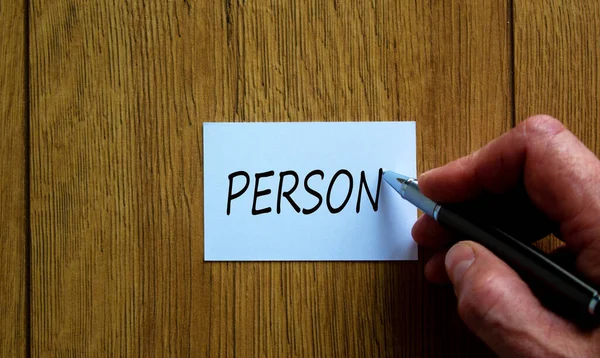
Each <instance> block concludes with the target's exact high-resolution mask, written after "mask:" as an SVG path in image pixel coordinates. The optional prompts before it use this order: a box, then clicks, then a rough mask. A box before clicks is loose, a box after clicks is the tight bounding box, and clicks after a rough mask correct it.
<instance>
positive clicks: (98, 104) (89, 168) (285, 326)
mask: <svg viewBox="0 0 600 358" xmlns="http://www.w3.org/2000/svg"><path fill="white" fill-rule="evenodd" d="M478 3H479V2H478ZM480 3H481V4H475V3H474V2H470V1H466V0H465V1H449V2H427V3H421V2H379V1H373V2H358V1H357V2H322V3H321V2H315V1H308V2H274V1H273V2H269V1H239V2H236V1H224V2H209V1H182V2H172V3H171V2H169V3H168V4H163V2H143V1H130V2H118V1H108V0H105V1H97V2H76V1H69V0H58V1H41V0H40V1H38V0H33V1H32V2H31V7H30V11H31V18H30V19H31V22H30V24H31V28H30V31H31V50H30V51H31V59H30V63H31V86H30V88H31V98H32V103H31V143H32V147H31V180H32V182H31V190H32V191H31V228H32V253H31V256H32V290H33V294H32V302H31V304H32V332H33V334H32V352H33V353H34V355H59V354H63V355H82V354H89V355H109V356H111V355H119V356H123V355H141V356H152V355H175V356H185V355H192V356H277V357H280V356H333V355H337V356H406V357H415V356H444V357H448V356H484V355H489V351H488V350H487V349H486V348H485V347H483V345H482V344H481V343H480V342H479V341H478V340H476V339H475V338H474V337H473V335H471V334H470V333H468V332H467V331H466V329H465V328H464V326H463V325H462V324H461V323H460V322H459V319H458V316H457V314H456V313H455V301H454V299H453V295H452V291H451V289H449V288H447V287H446V288H435V287H431V286H430V285H428V284H426V283H424V281H423V276H422V269H423V259H424V258H425V257H426V256H427V255H428V253H427V252H423V253H421V255H420V256H421V260H420V261H419V262H397V263H391V262H387V263H372V262H362V263H354V262H336V263H330V262H316V263H309V262H289V263H268V262H261V263H218V262H213V263H208V262H203V225H202V218H203V199H202V196H203V193H202V189H203V187H202V174H203V173H202V138H201V125H202V122H204V121H309V120H316V121H323V120H325V121H347V120H416V121H417V132H418V152H419V153H420V155H419V158H418V168H419V171H423V170H426V169H430V168H432V167H434V166H438V165H440V164H443V163H445V162H447V161H449V160H451V159H454V158H457V157H459V156H461V155H464V154H467V153H468V152H470V151H472V150H474V149H476V148H478V147H480V146H481V145H482V144H484V143H485V142H487V141H488V140H490V139H491V138H493V137H495V136H497V135H498V134H500V133H501V132H503V131H505V130H506V129H508V128H509V127H510V126H511V116H512V111H511V107H512V103H511V99H512V93H510V72H509V71H510V58H509V54H510V53H509V42H510V41H509V39H510V36H509V28H508V24H507V23H508V21H507V20H508V9H507V7H506V3H505V2H503V1H499V0H497V1H492V2H485V4H483V2H480Z"/></svg>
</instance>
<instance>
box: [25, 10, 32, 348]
mask: <svg viewBox="0 0 600 358" xmlns="http://www.w3.org/2000/svg"><path fill="white" fill-rule="evenodd" d="M30 1H31V0H26V1H23V26H24V27H25V28H24V32H25V34H24V36H23V39H24V47H25V49H24V56H23V57H24V59H23V61H25V63H24V66H23V67H24V69H25V70H24V71H23V72H24V73H23V80H24V91H25V118H24V119H23V120H24V121H25V124H24V129H25V130H24V131H23V137H24V138H23V141H24V143H25V161H26V162H25V163H24V164H25V198H24V200H25V260H24V261H25V262H24V264H25V356H26V357H31V344H32V342H31V337H32V331H33V325H32V322H31V311H32V306H31V269H32V268H31V263H32V262H31V141H30V140H31V133H30V130H31V90H30V86H31V83H30V78H31V76H30V65H31V61H30V52H29V43H30V41H29V36H30V34H31V31H30V28H29V25H30V21H29V16H30V12H29V11H30V8H31V7H30Z"/></svg>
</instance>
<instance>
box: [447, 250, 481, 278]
mask: <svg viewBox="0 0 600 358" xmlns="http://www.w3.org/2000/svg"><path fill="white" fill-rule="evenodd" d="M473 261H475V252H473V249H472V248H471V246H470V245H469V244H461V243H459V244H456V245H454V246H453V247H452V248H451V249H450V250H449V251H448V254H446V261H445V264H446V271H448V273H449V276H450V278H451V279H452V282H453V283H457V282H459V281H460V280H461V279H462V277H463V275H464V274H465V271H467V269H468V268H469V267H470V266H471V265H472V264H473Z"/></svg>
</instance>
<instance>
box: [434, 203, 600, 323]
mask: <svg viewBox="0 0 600 358" xmlns="http://www.w3.org/2000/svg"><path fill="white" fill-rule="evenodd" d="M437 220H438V222H439V223H440V224H442V225H443V226H446V227H449V228H451V229H453V230H455V231H457V232H459V233H461V234H463V235H466V236H468V237H469V239H471V240H473V241H475V242H478V243H479V244H481V245H483V246H485V247H486V248H487V249H489V250H490V251H491V252H493V253H494V254H495V255H496V256H498V257H499V258H500V259H501V260H503V261H504V262H506V263H507V264H508V265H510V266H511V267H512V268H513V269H514V270H515V271H517V273H519V274H520V275H521V277H522V278H523V279H524V280H525V281H526V282H527V283H528V284H529V286H530V287H531V288H532V290H533V291H534V293H536V294H537V295H538V298H540V300H541V301H552V302H554V303H555V304H556V305H557V307H559V308H560V307H561V305H562V307H570V309H574V310H576V311H577V312H573V313H574V314H575V315H576V316H578V317H583V316H588V317H589V316H590V315H592V316H595V315H596V311H595V308H596V307H595V304H596V300H597V291H596V290H595V289H594V288H593V287H591V286H589V285H588V284H586V283H585V282H583V281H582V280H580V279H579V278H577V277H576V276H574V275H573V274H571V273H570V272H568V271H567V270H565V269H564V268H562V267H561V266H559V265H557V264H556V263H554V262H553V261H551V260H550V259H549V258H547V257H546V255H545V254H544V253H542V252H541V251H539V250H537V249H536V248H535V247H533V246H530V245H527V244H524V243H522V242H521V241H519V240H517V239H516V238H514V237H512V236H511V235H509V234H507V233H505V232H503V231H502V230H500V229H498V228H495V227H492V226H479V225H477V224H475V223H473V222H471V221H470V220H468V218H464V217H462V216H461V215H459V214H457V213H455V212H454V211H452V210H451V209H448V208H445V207H444V206H442V207H441V208H440V209H439V211H438V213H437ZM540 294H541V295H543V297H540ZM547 295H551V296H547ZM564 305H566V306H564Z"/></svg>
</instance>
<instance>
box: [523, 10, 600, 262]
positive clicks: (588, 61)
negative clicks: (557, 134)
mask: <svg viewBox="0 0 600 358" xmlns="http://www.w3.org/2000/svg"><path fill="white" fill-rule="evenodd" d="M514 13H515V18H514V24H515V34H514V41H515V50H514V61H515V89H514V91H515V115H516V119H517V121H521V120H525V119H526V118H527V117H529V116H531V115H535V114H540V113H544V114H549V115H551V116H553V117H555V118H558V119H559V120H560V121H561V122H563V123H564V124H565V126H566V127H567V128H569V129H570V130H571V131H572V132H573V133H574V134H575V135H576V136H577V137H579V139H580V140H581V141H582V142H583V143H585V145H587V146H588V148H590V149H591V150H592V151H593V152H594V153H596V156H600V134H599V133H600V104H599V103H600V102H599V99H598V98H599V96H600V59H599V58H600V42H599V41H598V39H600V3H599V2H596V1H577V0H562V1H551V0H536V1H525V0H516V1H515V3H514ZM561 244H562V243H561V242H560V241H559V240H558V239H556V238H550V239H547V240H545V241H543V242H541V243H539V245H538V247H540V248H542V249H543V250H546V251H550V250H552V249H554V248H556V247H558V246H559V245H561Z"/></svg>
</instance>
